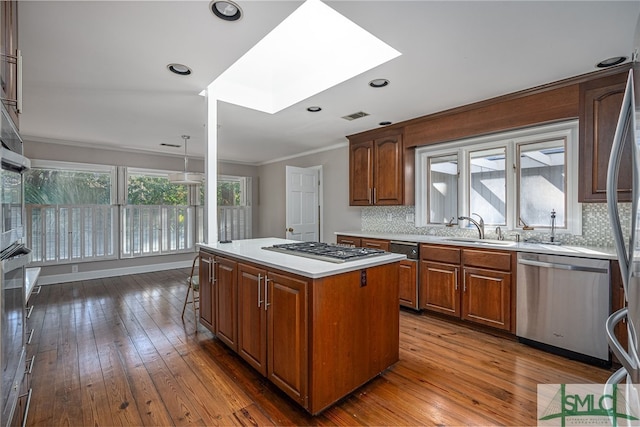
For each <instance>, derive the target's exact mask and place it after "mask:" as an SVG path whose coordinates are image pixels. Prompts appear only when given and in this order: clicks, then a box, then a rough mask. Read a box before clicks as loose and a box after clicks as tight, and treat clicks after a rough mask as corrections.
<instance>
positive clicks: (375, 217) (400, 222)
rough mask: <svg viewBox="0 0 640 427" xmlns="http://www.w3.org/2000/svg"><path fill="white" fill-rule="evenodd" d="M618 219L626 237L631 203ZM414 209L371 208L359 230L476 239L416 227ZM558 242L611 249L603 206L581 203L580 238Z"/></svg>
mask: <svg viewBox="0 0 640 427" xmlns="http://www.w3.org/2000/svg"><path fill="white" fill-rule="evenodd" d="M619 207H620V220H621V222H622V224H623V232H624V234H625V235H628V234H629V228H630V217H631V203H620V204H619ZM414 215H415V209H414V206H372V207H365V208H363V209H362V215H361V220H362V231H373V232H381V233H401V234H425V235H433V236H453V235H456V236H470V237H477V234H478V233H477V232H476V230H475V228H474V229H460V228H458V227H457V226H454V227H443V226H437V227H436V226H434V227H416V226H415V225H414V221H413V219H414ZM504 231H505V232H506V233H505V234H506V238H507V239H508V240H514V239H515V236H514V235H511V236H510V235H509V234H510V232H509V231H507V230H504ZM520 234H521V236H522V239H538V240H547V239H548V237H549V231H548V230H544V231H542V232H541V231H537V230H533V231H524V232H521V233H520ZM556 235H557V240H559V241H560V242H561V243H563V244H567V245H576V246H600V247H607V246H613V237H612V236H611V225H610V223H609V214H608V213H607V205H606V203H583V204H582V235H581V236H579V235H572V234H567V233H561V232H558V233H557V234H556ZM486 237H487V238H488V239H494V238H496V237H497V236H496V234H495V232H494V227H487V228H486Z"/></svg>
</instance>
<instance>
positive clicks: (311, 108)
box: [307, 106, 322, 113]
mask: <svg viewBox="0 0 640 427" xmlns="http://www.w3.org/2000/svg"><path fill="white" fill-rule="evenodd" d="M307 111H308V112H310V113H317V112H318V111H322V108H320V107H316V106H313V107H309V108H307Z"/></svg>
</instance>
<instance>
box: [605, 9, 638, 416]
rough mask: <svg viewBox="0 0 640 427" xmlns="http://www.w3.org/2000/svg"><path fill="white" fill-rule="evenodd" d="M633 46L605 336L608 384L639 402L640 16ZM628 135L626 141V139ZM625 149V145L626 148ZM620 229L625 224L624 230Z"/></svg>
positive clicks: (615, 155)
mask: <svg viewBox="0 0 640 427" xmlns="http://www.w3.org/2000/svg"><path fill="white" fill-rule="evenodd" d="M634 45H635V47H636V52H635V53H634V54H633V56H634V58H632V59H633V66H632V69H631V70H630V71H629V76H628V79H627V86H626V90H625V94H624V98H623V101H622V108H621V111H620V116H619V120H618V124H617V127H616V132H615V136H614V141H613V146H612V149H611V157H610V159H609V168H608V171H607V207H608V211H609V217H610V220H611V224H612V233H613V237H614V242H615V246H616V252H617V255H618V261H619V264H620V271H621V275H622V282H623V286H624V295H625V301H626V306H625V307H624V308H623V309H621V310H618V311H617V312H615V313H613V314H612V315H611V316H610V317H609V319H608V320H607V323H606V328H607V339H608V341H609V347H610V348H611V351H612V353H613V354H614V355H615V356H616V358H617V359H618V360H619V361H620V363H621V364H622V368H620V369H619V370H618V371H616V372H615V373H614V374H613V375H612V376H611V377H610V378H609V380H608V382H607V384H618V383H622V382H624V383H625V384H626V386H625V387H626V388H627V397H628V398H633V399H632V401H631V402H629V403H630V404H632V405H637V406H636V407H637V408H638V407H640V400H638V395H639V392H640V385H639V384H640V358H639V354H640V346H639V344H640V343H639V341H638V333H639V332H640V222H639V221H638V214H639V213H640V212H639V211H638V209H639V204H640V128H639V127H638V126H639V125H640V116H638V114H639V113H640V63H639V62H638V58H637V52H638V49H640V20H639V25H638V27H637V28H636V38H635V43H634ZM627 141H628V142H627ZM627 144H630V145H631V146H630V147H628V148H627V150H629V149H630V152H631V157H632V174H633V181H632V182H633V187H632V202H631V214H630V217H629V218H625V219H624V221H623V220H621V217H620V210H619V204H618V200H617V187H618V171H619V167H620V161H621V159H622V158H623V156H624V155H623V150H624V149H625V145H627ZM628 152H629V151H627V153H628ZM623 230H629V231H627V232H626V233H625V232H623ZM621 322H622V324H623V327H624V328H625V329H626V332H627V335H628V339H629V343H628V346H627V348H624V347H623V346H622V345H621V344H620V342H619V341H618V340H617V338H616V336H615V335H614V328H615V327H616V325H617V324H619V323H621Z"/></svg>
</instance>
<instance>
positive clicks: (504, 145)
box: [416, 121, 582, 234]
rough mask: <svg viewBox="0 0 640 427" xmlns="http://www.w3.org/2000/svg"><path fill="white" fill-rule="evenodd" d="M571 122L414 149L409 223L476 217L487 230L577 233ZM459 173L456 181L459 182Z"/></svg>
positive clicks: (578, 217) (574, 141)
mask: <svg viewBox="0 0 640 427" xmlns="http://www.w3.org/2000/svg"><path fill="white" fill-rule="evenodd" d="M577 125H578V123H577V121H571V122H564V123H558V124H554V125H546V126H539V127H535V128H529V129H523V130H519V131H513V132H505V133H501V134H495V135H489V136H484V137H478V138H470V139H466V140H461V141H455V142H451V143H446V144H439V145H438V146H437V147H435V148H434V146H428V147H421V148H419V149H418V150H417V151H416V171H417V181H416V226H433V225H436V226H437V225H442V224H444V223H448V222H450V221H451V218H452V217H455V218H457V217H458V216H461V215H464V216H470V215H471V214H472V213H477V214H479V215H480V216H482V218H483V219H484V221H485V224H486V225H492V226H505V227H507V228H508V229H519V228H522V227H523V226H524V225H525V224H527V225H529V226H533V227H535V228H539V229H548V228H550V227H551V215H552V212H553V213H554V214H555V218H556V219H555V225H556V227H557V228H558V229H559V230H563V229H564V230H565V231H567V232H571V233H573V234H581V232H582V218H581V209H580V205H579V204H578V196H577V180H578V176H577V174H578V172H577V157H578V137H577V135H578V129H577ZM458 175H459V177H460V178H461V179H458Z"/></svg>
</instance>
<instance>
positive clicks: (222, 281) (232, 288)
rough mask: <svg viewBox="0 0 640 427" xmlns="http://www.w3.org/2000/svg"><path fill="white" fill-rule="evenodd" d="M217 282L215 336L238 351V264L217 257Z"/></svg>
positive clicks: (215, 284) (214, 299)
mask: <svg viewBox="0 0 640 427" xmlns="http://www.w3.org/2000/svg"><path fill="white" fill-rule="evenodd" d="M215 261H216V262H215V273H216V274H215V282H214V292H213V293H214V294H215V297H214V298H213V307H215V309H214V311H215V315H216V327H215V331H216V332H215V334H216V335H217V336H218V338H220V339H221V340H222V341H223V342H224V343H225V344H226V345H228V346H229V347H231V348H232V349H234V350H237V349H238V321H237V318H238V313H237V311H236V310H237V300H238V276H237V274H236V273H237V270H238V263H237V262H235V261H233V260H230V259H227V258H223V257H215Z"/></svg>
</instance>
